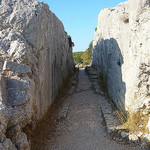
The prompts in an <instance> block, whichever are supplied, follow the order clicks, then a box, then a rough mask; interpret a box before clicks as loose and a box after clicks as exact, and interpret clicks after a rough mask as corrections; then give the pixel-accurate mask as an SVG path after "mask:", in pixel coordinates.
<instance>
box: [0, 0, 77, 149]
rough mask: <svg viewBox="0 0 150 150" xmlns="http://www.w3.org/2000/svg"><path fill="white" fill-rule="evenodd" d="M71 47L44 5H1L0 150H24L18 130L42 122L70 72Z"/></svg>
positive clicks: (4, 0)
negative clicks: (38, 121)
mask: <svg viewBox="0 0 150 150" xmlns="http://www.w3.org/2000/svg"><path fill="white" fill-rule="evenodd" d="M72 45H73V43H72V41H71V37H70V36H68V35H67V33H66V32H65V30H64V26H63V24H62V22H61V21H60V20H59V19H58V18H57V17H56V16H55V14H53V13H52V12H51V11H50V10H49V7H48V5H47V4H45V3H43V2H38V1H36V0H17V1H16V0H0V73H1V75H0V149H5V150H7V149H19V150H24V149H29V145H28V141H27V139H26V135H25V134H24V133H23V132H22V131H21V129H22V128H23V127H25V126H26V125H27V124H32V125H33V126H34V125H35V122H36V121H37V120H39V119H41V118H42V116H43V115H44V114H45V113H46V112H47V110H48V108H49V106H51V104H52V102H53V100H54V99H55V97H56V96H57V95H58V91H59V89H60V88H61V86H62V84H63V81H64V80H65V79H66V77H67V76H68V74H69V73H71V72H73V68H74V63H73V57H72ZM14 133H15V134H14ZM6 137H7V138H6ZM12 145H13V146H12Z"/></svg>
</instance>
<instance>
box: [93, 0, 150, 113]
mask: <svg viewBox="0 0 150 150" xmlns="http://www.w3.org/2000/svg"><path fill="white" fill-rule="evenodd" d="M149 27H150V1H149V0H129V1H127V2H125V3H121V4H119V5H118V6H117V7H115V8H108V9H103V10H102V11H101V12H100V14H99V17H98V26H97V30H96V32H95V35H94V39H93V40H94V41H93V46H94V49H93V59H92V66H93V67H94V68H96V69H97V70H98V71H99V73H100V74H101V75H102V76H103V78H104V80H105V81H106V83H107V87H108V92H109V94H110V96H111V97H112V99H113V100H114V102H115V103H116V105H117V106H118V107H119V108H120V109H121V110H123V111H125V110H128V111H130V112H135V111H137V109H138V108H139V107H141V106H143V105H144V103H145V104H146V107H148V102H149V101H150V91H149V87H150V50H149V47H150V28H149Z"/></svg>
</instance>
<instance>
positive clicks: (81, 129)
mask: <svg viewBox="0 0 150 150" xmlns="http://www.w3.org/2000/svg"><path fill="white" fill-rule="evenodd" d="M99 98H100V97H99V96H98V95H97V94H94V91H93V90H92V88H91V83H90V81H89V79H88V76H87V75H86V74H85V72H84V70H80V72H79V84H78V89H77V91H76V93H74V94H73V95H71V96H68V97H66V100H67V101H70V102H71V103H70V106H69V110H68V114H67V117H66V118H65V119H57V118H56V117H59V115H57V114H59V112H57V111H56V112H55V113H54V114H55V115H54V114H53V115H54V116H51V117H50V118H52V119H50V120H46V123H44V124H42V128H41V127H40V130H43V131H38V130H39V129H37V131H35V133H34V135H33V137H34V138H35V139H36V137H37V139H38V140H35V139H34V140H33V141H32V149H33V150H139V148H138V147H135V146H134V145H125V144H123V143H118V142H116V141H114V140H112V139H111V138H110V137H109V135H107V133H106V130H105V126H104V123H103V119H102V116H101V112H100V108H99V101H98V100H99ZM39 137H40V138H39Z"/></svg>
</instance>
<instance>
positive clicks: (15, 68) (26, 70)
mask: <svg viewBox="0 0 150 150" xmlns="http://www.w3.org/2000/svg"><path fill="white" fill-rule="evenodd" d="M8 71H11V72H13V74H15V75H18V76H21V75H30V74H31V73H32V71H31V67H30V66H27V65H24V64H18V63H16V62H10V61H5V62H4V66H3V74H7V72H8Z"/></svg>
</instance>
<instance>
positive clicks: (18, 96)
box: [7, 78, 30, 106]
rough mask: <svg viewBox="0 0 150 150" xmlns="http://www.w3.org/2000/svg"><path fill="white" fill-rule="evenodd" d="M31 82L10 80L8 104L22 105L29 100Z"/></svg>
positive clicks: (8, 80)
mask: <svg viewBox="0 0 150 150" xmlns="http://www.w3.org/2000/svg"><path fill="white" fill-rule="evenodd" d="M29 85H30V82H29V80H19V79H18V78H17V79H12V78H8V79H7V89H8V99H7V104H8V105H11V106H16V105H22V104H24V103H26V101H27V100H28V99H29V94H28V90H29Z"/></svg>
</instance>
